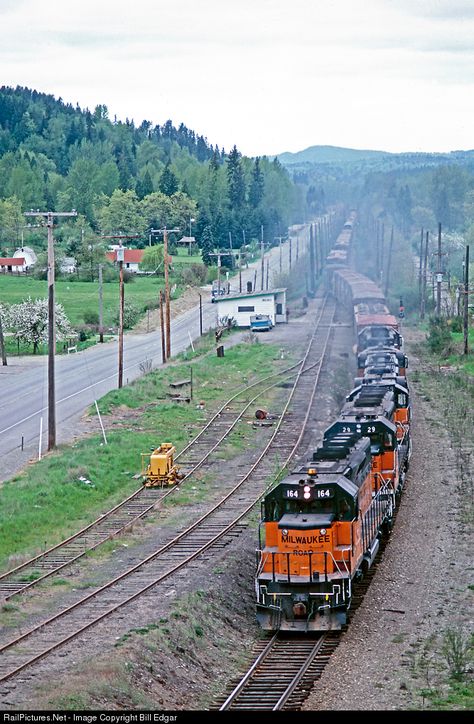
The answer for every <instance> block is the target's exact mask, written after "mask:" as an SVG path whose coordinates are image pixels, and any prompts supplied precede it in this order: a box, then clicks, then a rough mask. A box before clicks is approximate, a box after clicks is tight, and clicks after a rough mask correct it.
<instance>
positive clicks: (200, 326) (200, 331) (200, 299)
mask: <svg viewBox="0 0 474 724" xmlns="http://www.w3.org/2000/svg"><path fill="white" fill-rule="evenodd" d="M199 334H200V335H201V337H202V296H201V294H200V295H199Z"/></svg>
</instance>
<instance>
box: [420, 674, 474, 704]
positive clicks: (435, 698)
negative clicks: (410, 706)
mask: <svg viewBox="0 0 474 724" xmlns="http://www.w3.org/2000/svg"><path fill="white" fill-rule="evenodd" d="M423 695H424V698H425V699H427V700H428V702H429V706H428V707H426V704H425V708H428V709H434V710H439V711H453V710H459V709H466V710H469V711H472V710H473V709H474V682H472V681H463V682H450V684H449V687H448V691H446V692H445V693H444V694H442V695H440V694H439V692H438V691H437V690H436V689H424V690H423Z"/></svg>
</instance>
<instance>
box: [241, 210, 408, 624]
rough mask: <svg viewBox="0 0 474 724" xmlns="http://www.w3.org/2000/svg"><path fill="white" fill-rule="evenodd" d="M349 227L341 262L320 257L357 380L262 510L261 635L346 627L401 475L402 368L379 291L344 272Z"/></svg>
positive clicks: (393, 323)
mask: <svg viewBox="0 0 474 724" xmlns="http://www.w3.org/2000/svg"><path fill="white" fill-rule="evenodd" d="M354 221H355V215H354V214H351V216H350V217H349V218H348V220H347V222H346V224H345V225H344V229H343V231H342V232H341V234H340V236H339V238H338V240H337V242H336V244H335V250H337V251H338V252H341V253H338V254H337V255H335V254H334V253H333V252H331V253H330V254H329V256H328V258H327V264H326V270H327V277H326V283H327V285H328V287H329V290H330V291H331V292H332V293H333V294H334V295H335V297H336V298H337V299H338V300H339V301H340V302H341V303H342V304H343V305H345V306H346V307H348V308H350V310H351V311H352V314H353V320H354V339H355V350H354V351H355V353H356V355H357V378H356V382H355V387H354V389H353V390H352V392H350V394H349V395H348V396H347V397H346V402H345V404H344V406H343V408H342V410H341V412H340V415H339V417H338V418H337V420H335V422H333V424H332V425H330V426H329V427H328V428H327V430H326V431H325V433H324V436H323V440H322V443H321V444H320V445H319V446H318V447H317V448H316V449H315V450H314V452H313V453H312V455H311V457H310V459H307V460H306V461H305V462H304V463H303V464H302V465H300V466H299V467H298V468H297V469H295V470H293V472H292V473H291V474H289V475H288V476H287V477H285V478H284V479H283V480H282V481H281V482H280V483H278V484H277V485H276V487H274V488H273V489H272V490H271V491H270V492H269V493H268V494H267V495H266V496H265V497H264V499H263V501H262V510H261V522H260V527H259V538H260V541H259V542H260V545H259V549H258V550H257V573H256V580H255V586H256V598H257V620H258V622H259V624H260V625H261V627H262V628H263V629H265V630H270V631H275V630H282V631H295V632H308V631H324V630H328V629H340V628H341V627H342V626H343V625H344V624H345V623H346V621H347V611H348V609H349V608H350V605H351V600H352V597H353V588H354V582H356V581H358V580H360V579H361V578H362V577H363V576H364V575H365V574H366V572H367V571H368V569H369V567H370V566H371V565H372V563H373V561H374V559H375V556H376V554H377V551H378V549H379V545H380V540H381V538H382V537H383V536H384V535H385V534H388V532H389V531H390V530H391V527H392V522H393V516H394V511H395V509H396V507H397V505H398V500H399V496H400V493H401V490H402V488H403V484H404V480H405V475H406V471H407V469H408V463H409V458H410V394H409V388H408V383H407V379H406V369H407V365H408V360H407V358H406V356H405V354H404V352H403V339H402V336H401V334H400V330H399V326H398V321H397V319H396V317H394V316H393V315H391V314H390V312H389V310H388V308H387V305H386V300H385V298H384V295H383V293H382V291H381V290H380V289H379V287H378V286H377V285H376V284H375V283H374V282H373V281H371V280H370V279H368V278H367V277H365V276H363V275H361V274H358V273H356V272H354V271H352V270H351V269H350V268H349V266H348V264H349V255H350V253H351V238H352V227H353V225H354ZM333 251H334V250H333Z"/></svg>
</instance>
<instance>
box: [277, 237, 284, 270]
mask: <svg viewBox="0 0 474 724" xmlns="http://www.w3.org/2000/svg"><path fill="white" fill-rule="evenodd" d="M282 238H283V237H282V236H275V239H278V241H279V243H280V274H281V270H282V261H283V260H282V249H281V240H282Z"/></svg>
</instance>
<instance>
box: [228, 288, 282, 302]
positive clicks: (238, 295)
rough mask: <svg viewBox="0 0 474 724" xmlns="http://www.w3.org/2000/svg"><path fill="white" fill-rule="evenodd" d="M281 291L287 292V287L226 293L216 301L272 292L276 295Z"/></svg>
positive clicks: (264, 294)
mask: <svg viewBox="0 0 474 724" xmlns="http://www.w3.org/2000/svg"><path fill="white" fill-rule="evenodd" d="M281 292H286V287H282V288H281V289H264V290H263V291H259V292H248V293H247V294H245V293H244V292H242V294H225V295H224V296H222V297H217V298H216V300H215V301H216V302H225V301H227V300H229V299H249V298H250V297H266V296H267V295H268V294H271V295H273V296H275V294H280V293H281Z"/></svg>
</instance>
